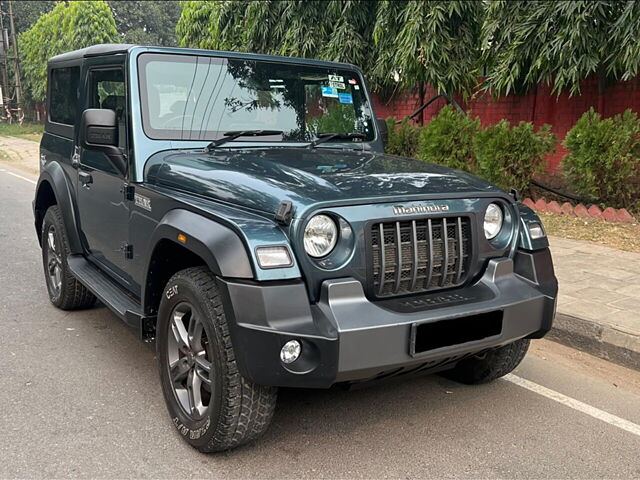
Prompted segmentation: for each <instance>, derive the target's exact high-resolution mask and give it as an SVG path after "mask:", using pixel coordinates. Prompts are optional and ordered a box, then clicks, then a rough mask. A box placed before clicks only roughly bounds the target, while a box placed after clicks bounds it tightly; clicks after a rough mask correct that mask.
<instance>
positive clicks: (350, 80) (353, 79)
mask: <svg viewBox="0 0 640 480" xmlns="http://www.w3.org/2000/svg"><path fill="white" fill-rule="evenodd" d="M357 83H358V81H357V80H356V79H355V78H350V79H349V85H356V84H357Z"/></svg>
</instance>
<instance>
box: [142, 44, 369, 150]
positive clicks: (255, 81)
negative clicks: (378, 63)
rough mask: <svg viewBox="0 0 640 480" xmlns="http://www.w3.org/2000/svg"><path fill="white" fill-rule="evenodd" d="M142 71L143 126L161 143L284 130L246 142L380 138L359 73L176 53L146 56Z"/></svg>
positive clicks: (246, 139)
mask: <svg viewBox="0 0 640 480" xmlns="http://www.w3.org/2000/svg"><path fill="white" fill-rule="evenodd" d="M138 66H139V72H140V73H139V75H140V92H141V103H142V122H143V128H144V131H145V133H146V134H147V136H149V137H151V138H154V139H166V140H208V141H211V140H215V139H218V138H220V137H222V136H223V135H224V133H225V132H229V131H238V130H279V131H282V132H283V133H282V134H277V135H272V136H267V137H260V138H259V139H256V138H251V139H250V138H243V137H241V138H239V140H240V141H248V140H253V141H265V140H266V141H289V142H298V141H300V142H306V141H310V140H313V139H315V138H317V136H318V135H320V134H322V133H340V134H346V133H360V134H362V135H363V136H364V138H357V139H354V140H347V141H349V142H351V141H370V140H373V138H374V127H373V121H372V114H371V109H370V107H369V103H368V101H367V98H366V96H365V93H364V85H363V84H362V79H361V78H360V76H359V75H358V73H357V72H355V71H353V70H344V69H339V68H338V69H336V68H326V67H316V66H308V65H299V64H293V63H284V62H281V63H275V62H265V61H255V60H242V59H233V58H219V57H208V56H195V55H193V56H192V55H173V54H143V55H141V56H140V58H139V60H138ZM335 141H345V140H344V139H342V140H340V139H339V138H336V140H335Z"/></svg>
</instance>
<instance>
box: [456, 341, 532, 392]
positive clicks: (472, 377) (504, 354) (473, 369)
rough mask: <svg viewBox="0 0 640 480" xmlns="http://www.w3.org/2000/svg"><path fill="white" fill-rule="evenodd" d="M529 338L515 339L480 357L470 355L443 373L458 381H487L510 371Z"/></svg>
mask: <svg viewBox="0 0 640 480" xmlns="http://www.w3.org/2000/svg"><path fill="white" fill-rule="evenodd" d="M529 343H530V340H529V339H522V340H517V341H515V342H513V343H510V344H508V345H505V346H504V347H500V348H496V349H495V350H490V351H488V352H487V353H486V354H485V355H483V356H482V357H470V358H467V359H464V360H462V361H461V362H460V363H458V364H457V365H456V366H455V368H454V369H453V370H449V371H447V372H444V373H443V375H444V376H446V377H448V378H450V379H451V380H455V381H457V382H460V383H466V384H476V383H487V382H491V381H493V380H495V379H496V378H500V377H503V376H505V375H506V374H507V373H510V372H512V371H513V370H514V369H515V368H516V367H517V366H518V365H519V364H520V362H521V361H522V359H523V358H524V356H525V355H526V353H527V350H528V349H529Z"/></svg>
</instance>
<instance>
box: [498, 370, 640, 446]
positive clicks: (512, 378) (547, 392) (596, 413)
mask: <svg viewBox="0 0 640 480" xmlns="http://www.w3.org/2000/svg"><path fill="white" fill-rule="evenodd" d="M503 378H504V379H505V380H506V381H508V382H511V383H515V384H516V385H518V386H520V387H522V388H526V389H527V390H531V391H532V392H535V393H537V394H538V395H542V396H543V397H547V398H550V399H551V400H555V401H556V402H558V403H561V404H562V405H565V406H567V407H569V408H573V409H574V410H577V411H579V412H582V413H585V414H587V415H589V416H591V417H593V418H597V419H598V420H602V421H603V422H606V423H608V424H610V425H613V426H615V427H618V428H621V429H622V430H626V431H627V432H631V433H633V434H635V435H638V436H639V437H640V425H638V424H636V423H633V422H630V421H629V420H625V419H624V418H620V417H617V416H615V415H612V414H611V413H607V412H605V411H604V410H600V409H599V408H596V407H592V406H591V405H587V404H586V403H583V402H581V401H580V400H576V399H575V398H571V397H567V396H566V395H564V394H562V393H559V392H556V391H555V390H551V389H549V388H547V387H543V386H542V385H538V384H537V383H534V382H531V381H529V380H525V379H524V378H522V377H518V376H517V375H514V374H512V373H510V374H508V375H505V376H504V377H503Z"/></svg>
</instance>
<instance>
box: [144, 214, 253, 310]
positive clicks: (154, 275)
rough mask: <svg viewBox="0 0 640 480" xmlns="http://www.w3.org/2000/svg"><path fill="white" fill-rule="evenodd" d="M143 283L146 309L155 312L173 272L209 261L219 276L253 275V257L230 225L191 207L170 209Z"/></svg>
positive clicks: (153, 239)
mask: <svg viewBox="0 0 640 480" xmlns="http://www.w3.org/2000/svg"><path fill="white" fill-rule="evenodd" d="M150 245H152V247H151V249H150V251H151V254H150V255H149V258H148V260H147V264H146V268H145V281H144V283H143V285H142V292H141V293H142V299H143V306H144V310H145V312H146V313H148V314H155V313H156V312H157V309H158V305H159V302H160V298H161V295H162V292H163V291H164V288H165V286H166V284H167V282H168V280H169V279H170V278H171V276H172V275H173V274H174V273H176V272H178V271H180V270H182V269H185V268H189V267H193V266H198V265H206V266H207V267H208V268H209V270H211V272H212V273H213V274H214V275H216V276H221V277H229V278H254V274H253V269H252V267H251V261H250V259H249V258H250V257H249V255H248V254H247V251H246V248H245V246H244V244H243V242H242V240H241V239H240V237H239V236H238V235H237V234H236V233H235V232H234V231H233V230H231V229H230V228H229V227H226V226H224V225H221V224H219V223H217V222H215V221H213V220H211V219H209V218H206V217H203V216H201V215H198V214H195V213H193V212H190V211H188V210H183V209H175V210H171V211H169V212H168V213H167V214H166V215H165V216H164V218H163V219H162V220H161V221H160V223H159V224H158V226H157V227H156V229H155V230H154V232H153V234H152V236H151V241H150Z"/></svg>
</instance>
